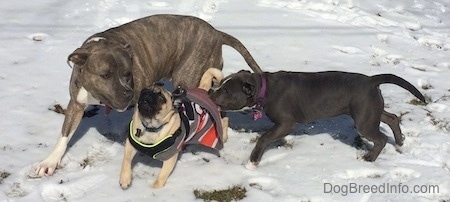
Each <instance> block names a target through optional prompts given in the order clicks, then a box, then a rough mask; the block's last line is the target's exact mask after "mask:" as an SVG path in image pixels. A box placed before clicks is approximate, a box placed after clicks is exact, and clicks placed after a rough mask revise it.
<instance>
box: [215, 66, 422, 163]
mask: <svg viewBox="0 0 450 202" xmlns="http://www.w3.org/2000/svg"><path fill="white" fill-rule="evenodd" d="M383 83H391V84H396V85H398V86H400V87H402V88H404V89H406V90H408V91H409V92H411V93H412V94H413V95H414V96H416V97H417V98H419V99H420V100H421V101H423V102H425V98H424V97H423V95H422V94H421V93H420V92H419V91H418V90H417V89H416V88H415V87H414V86H413V85H411V84H410V83H408V82H407V81H405V80H404V79H402V78H400V77H398V76H395V75H392V74H380V75H375V76H365V75H362V74H357V73H348V72H336V71H335V72H317V73H301V72H285V71H281V72H275V73H263V74H257V73H250V72H249V71H240V72H238V73H235V74H232V75H230V76H228V77H227V78H225V79H224V80H223V82H222V84H221V85H220V86H219V87H218V88H217V89H215V90H214V91H211V92H210V96H211V99H212V100H213V101H214V102H215V103H216V104H217V105H218V106H219V107H220V108H221V109H222V110H238V109H242V108H244V107H252V106H256V107H255V108H256V110H263V111H264V112H265V114H266V115H267V117H268V118H269V119H270V120H271V121H272V122H274V124H275V125H274V126H273V127H272V128H271V129H269V130H268V131H267V132H265V133H264V134H263V135H262V136H261V137H260V138H259V140H258V142H257V143H256V146H255V148H254V149H253V151H252V153H251V155H250V162H249V164H247V166H246V167H247V168H249V169H254V168H255V167H256V166H257V165H258V163H259V162H260V160H261V157H262V155H263V152H264V150H265V149H266V148H267V146H269V144H271V143H273V142H275V141H277V140H281V139H282V138H284V137H285V136H286V135H288V134H289V133H290V132H292V130H293V129H294V127H295V124H296V123H306V122H311V121H313V120H316V119H319V118H324V117H333V116H337V115H341V114H348V115H350V116H351V117H352V118H353V120H354V123H355V126H356V129H357V131H358V132H359V134H360V135H361V136H363V137H365V138H366V139H368V140H369V141H371V142H373V143H374V146H373V148H372V150H371V151H370V152H368V153H367V154H366V155H365V156H364V159H365V160H367V161H375V160H376V159H377V157H378V155H379V154H380V152H381V150H382V149H383V148H384V146H385V144H386V142H387V136H386V135H385V134H383V132H381V131H380V129H379V125H380V121H382V122H384V123H386V124H388V125H389V127H390V128H391V129H392V131H393V133H394V137H395V143H396V144H397V145H399V146H401V145H403V138H404V137H403V134H402V132H401V130H400V127H399V122H400V120H399V118H398V117H397V116H396V115H394V114H391V113H388V112H386V111H384V101H383V97H382V95H381V92H380V89H379V85H380V84H383ZM257 117H258V114H256V117H255V118H257Z"/></svg>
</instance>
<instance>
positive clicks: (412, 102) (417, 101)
mask: <svg viewBox="0 0 450 202" xmlns="http://www.w3.org/2000/svg"><path fill="white" fill-rule="evenodd" d="M408 103H409V104H412V105H419V106H425V105H427V103H425V102H422V101H421V100H419V99H415V98H414V99H412V100H410V101H409V102H408Z"/></svg>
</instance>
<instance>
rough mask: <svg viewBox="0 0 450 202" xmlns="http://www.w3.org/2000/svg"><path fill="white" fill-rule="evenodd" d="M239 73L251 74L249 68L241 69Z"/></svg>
mask: <svg viewBox="0 0 450 202" xmlns="http://www.w3.org/2000/svg"><path fill="white" fill-rule="evenodd" d="M238 73H249V74H250V73H251V72H250V71H248V70H243V69H242V70H239V71H238Z"/></svg>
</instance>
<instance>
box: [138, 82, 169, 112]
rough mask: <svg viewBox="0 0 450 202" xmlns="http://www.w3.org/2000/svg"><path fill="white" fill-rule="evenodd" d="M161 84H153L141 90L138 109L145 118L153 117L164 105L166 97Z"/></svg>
mask: <svg viewBox="0 0 450 202" xmlns="http://www.w3.org/2000/svg"><path fill="white" fill-rule="evenodd" d="M161 88H162V87H161V86H157V85H153V86H151V87H149V88H144V89H142V91H141V94H140V96H139V101H138V110H139V113H140V114H141V116H143V117H145V118H150V119H151V118H154V117H155V116H156V115H157V114H158V113H160V111H161V110H162V109H163V106H164V105H166V103H167V99H166V96H165V95H164V93H163V92H162V91H163V89H161Z"/></svg>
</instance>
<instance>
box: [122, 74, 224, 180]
mask: <svg viewBox="0 0 450 202" xmlns="http://www.w3.org/2000/svg"><path fill="white" fill-rule="evenodd" d="M222 79H223V74H222V71H220V70H219V69H216V68H210V69H208V70H207V71H206V72H205V73H204V74H203V76H202V78H201V81H200V84H199V87H198V88H194V89H187V90H184V89H181V88H178V89H177V90H176V91H175V92H174V95H175V97H174V95H173V94H172V93H171V92H170V91H168V90H166V89H165V88H164V87H163V86H162V85H161V84H157V83H156V84H154V85H152V86H150V87H148V88H144V89H143V90H142V91H141V93H140V97H139V100H138V103H137V105H136V106H135V111H134V114H133V118H132V121H131V122H130V131H129V135H128V138H127V140H126V142H125V148H124V157H123V161H122V168H121V172H120V180H119V183H120V186H121V187H122V189H127V188H128V187H129V186H130V185H131V181H132V168H131V161H132V159H133V157H134V156H135V155H136V153H137V152H138V151H140V152H142V153H144V154H147V155H149V156H151V157H152V158H153V159H157V160H160V161H163V165H162V168H161V171H160V173H159V174H158V176H157V177H156V180H155V181H154V182H153V184H152V185H151V187H152V188H161V187H163V186H164V185H165V184H166V182H167V179H168V177H169V175H170V174H171V173H172V171H173V169H174V167H175V164H176V162H177V160H178V155H179V153H180V151H181V150H182V148H183V147H184V146H185V145H188V144H201V145H204V146H208V147H211V148H214V149H217V150H220V149H222V148H223V143H224V142H225V141H226V140H227V128H228V118H227V117H225V118H222V117H221V116H220V112H219V110H218V107H217V105H215V104H214V102H212V100H211V99H209V97H208V91H209V90H210V89H211V87H212V85H213V83H219V82H220V81H221V80H222ZM198 126H202V127H201V128H199V127H198Z"/></svg>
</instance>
